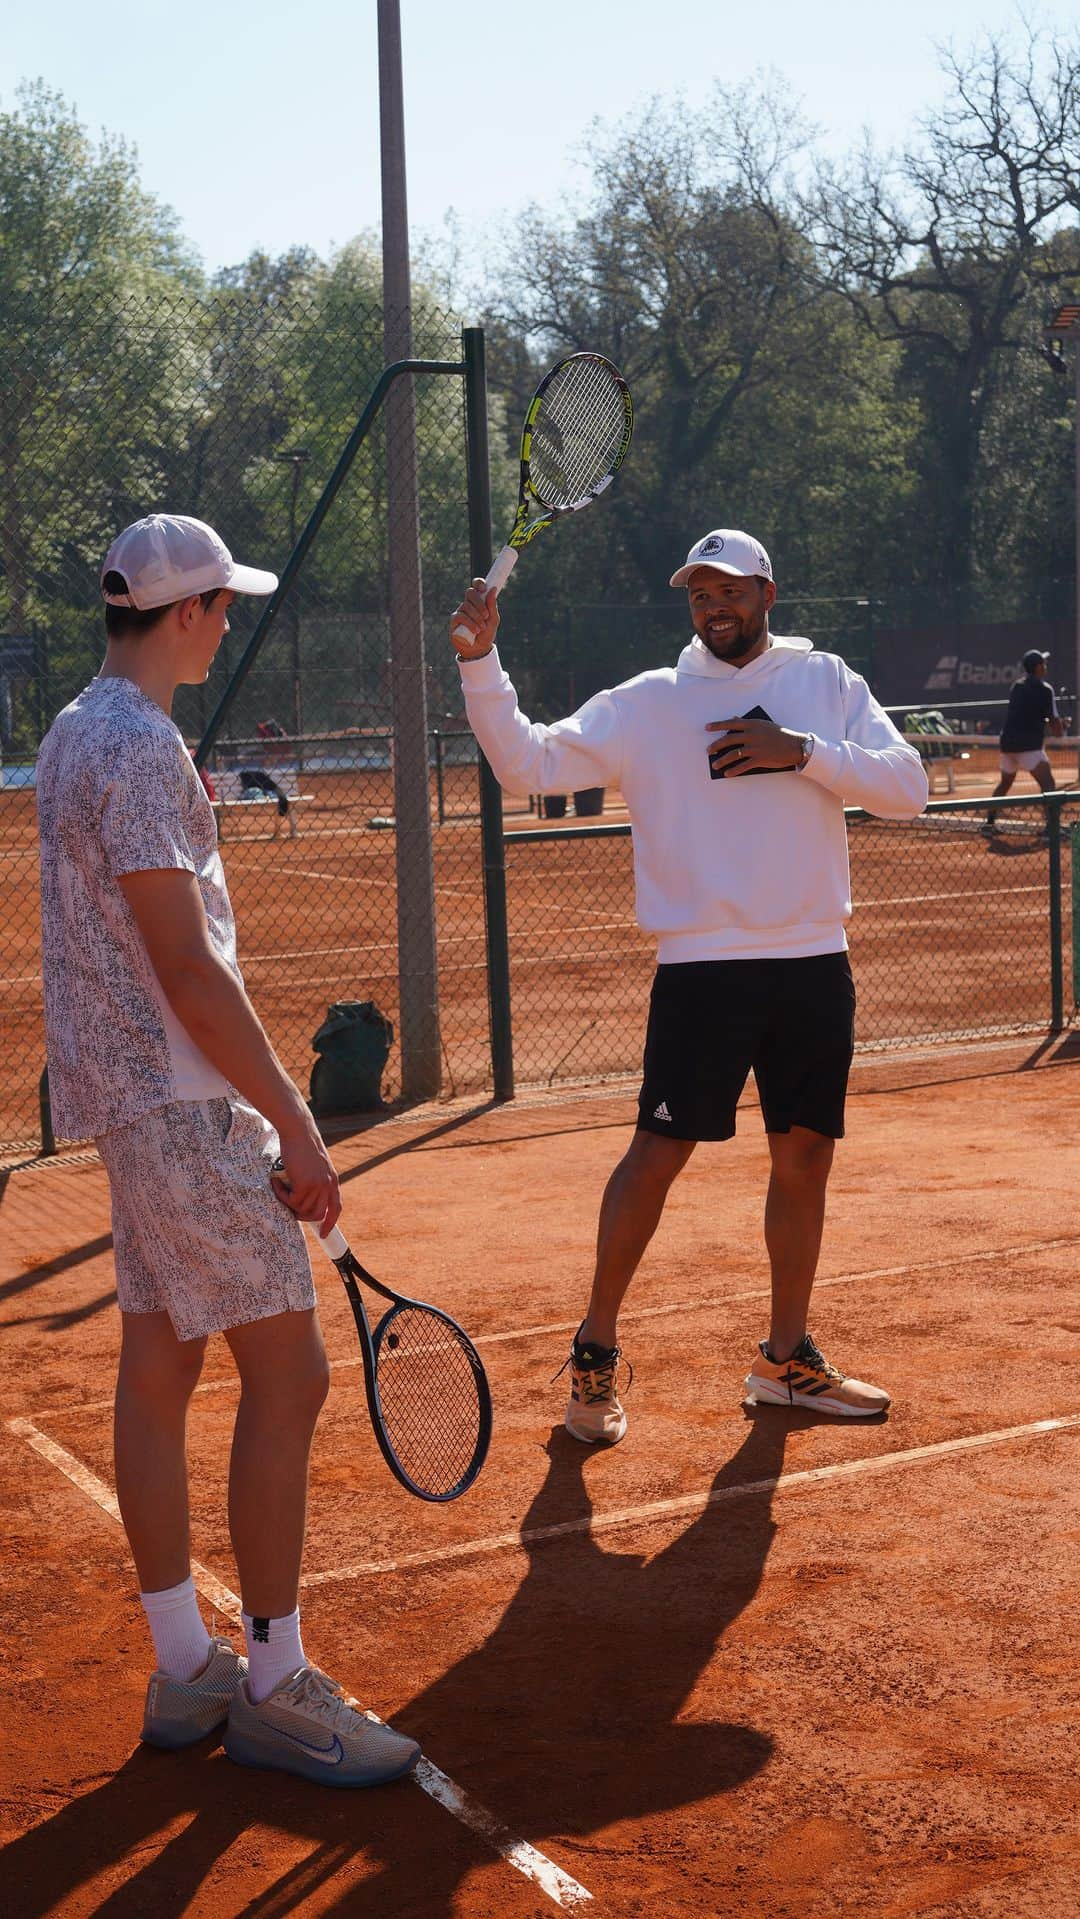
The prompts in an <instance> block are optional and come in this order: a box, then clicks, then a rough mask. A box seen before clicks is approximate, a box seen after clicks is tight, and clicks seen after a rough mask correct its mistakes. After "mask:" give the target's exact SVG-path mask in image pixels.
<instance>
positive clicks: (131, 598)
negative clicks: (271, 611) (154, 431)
mask: <svg viewBox="0 0 1080 1919" xmlns="http://www.w3.org/2000/svg"><path fill="white" fill-rule="evenodd" d="M107 573H119V575H120V577H121V579H122V580H124V581H125V582H126V584H127V592H126V593H107V592H106V591H105V575H106V574H107ZM101 581H102V585H101V591H102V593H103V594H104V597H105V600H106V603H107V604H108V605H109V606H131V607H134V608H135V609H136V611H137V612H140V613H149V612H150V611H151V609H152V608H153V607H155V606H171V605H172V603H173V601H174V600H186V599H188V598H190V596H191V595H192V594H193V593H209V592H211V591H212V590H213V588H214V587H224V588H227V589H228V591H229V592H230V593H254V594H257V595H259V596H260V597H261V598H263V599H265V598H266V596H267V594H269V593H272V592H273V591H274V588H275V587H276V586H277V583H278V580H277V574H276V573H264V572H262V571H261V570H260V569H259V568H258V567H254V566H238V565H237V563H236V561H235V560H234V559H233V556H232V554H231V553H230V552H229V549H228V547H227V546H226V545H225V542H224V541H223V540H221V539H219V537H218V535H217V534H216V533H215V532H214V529H213V527H212V526H207V525H206V522H205V521H204V520H193V519H190V518H189V517H188V516H187V515H186V514H184V513H151V514H149V515H148V516H147V518H146V519H145V520H136V521H135V522H134V524H133V525H131V526H126V527H125V528H124V531H123V532H122V533H120V534H118V535H117V537H116V539H115V540H114V541H113V543H112V545H111V547H110V548H109V551H108V553H107V554H106V555H105V564H104V565H103V567H102V569H101Z"/></svg>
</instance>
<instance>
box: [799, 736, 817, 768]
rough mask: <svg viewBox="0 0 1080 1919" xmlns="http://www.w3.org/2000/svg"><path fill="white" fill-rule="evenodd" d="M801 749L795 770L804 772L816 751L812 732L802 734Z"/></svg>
mask: <svg viewBox="0 0 1080 1919" xmlns="http://www.w3.org/2000/svg"><path fill="white" fill-rule="evenodd" d="M799 749H800V751H799V758H798V760H797V761H796V765H795V771H796V773H804V772H805V771H806V768H807V767H808V766H809V764H810V760H811V756H812V754H813V751H814V735H813V734H812V733H804V734H803V735H802V737H801V739H800V741H799Z"/></svg>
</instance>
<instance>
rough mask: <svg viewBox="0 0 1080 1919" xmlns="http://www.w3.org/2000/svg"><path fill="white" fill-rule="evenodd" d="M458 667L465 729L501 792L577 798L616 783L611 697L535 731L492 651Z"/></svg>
mask: <svg viewBox="0 0 1080 1919" xmlns="http://www.w3.org/2000/svg"><path fill="white" fill-rule="evenodd" d="M460 664H461V684H462V688H463V690H464V694H465V711H466V713H467V714H468V716H469V725H470V726H471V727H472V730H473V732H474V733H475V735H476V737H477V739H478V740H479V742H480V745H481V746H482V747H483V749H484V752H485V753H486V754H487V757H488V759H489V760H490V762H491V765H492V768H493V770H494V773H495V777H496V779H497V780H498V782H499V785H500V786H502V787H503V788H504V789H505V790H506V792H508V793H515V794H526V793H576V792H580V790H581V788H582V787H585V786H615V785H617V784H618V783H619V775H620V772H621V768H622V729H621V726H620V723H619V712H618V707H617V706H616V703H615V701H614V700H613V699H612V696H611V694H610V693H597V694H596V695H595V697H594V698H593V699H591V700H587V701H586V703H585V705H584V706H582V707H580V708H579V709H578V711H577V712H576V713H572V714H571V715H570V717H569V719H566V720H556V721H555V724H554V725H553V726H540V725H537V724H535V723H534V722H533V721H532V720H527V719H526V718H525V715H524V713H522V711H521V709H520V708H519V706H518V703H517V694H516V693H515V691H514V688H513V686H512V685H511V683H510V680H509V678H508V677H507V674H506V672H505V670H504V668H503V666H502V662H501V661H500V659H499V655H498V652H497V651H496V650H495V648H494V647H493V648H492V650H491V652H490V653H485V654H484V656H483V658H482V659H479V660H462V661H461V663H460Z"/></svg>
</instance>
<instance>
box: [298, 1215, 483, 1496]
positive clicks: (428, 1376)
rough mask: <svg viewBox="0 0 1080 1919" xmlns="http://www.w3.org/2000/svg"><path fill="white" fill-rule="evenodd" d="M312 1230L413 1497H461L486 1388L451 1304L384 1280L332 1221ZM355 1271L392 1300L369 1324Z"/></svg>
mask: <svg viewBox="0 0 1080 1919" xmlns="http://www.w3.org/2000/svg"><path fill="white" fill-rule="evenodd" d="M317 1237H318V1240H319V1244H320V1246H321V1247H322V1248H323V1251H324V1252H325V1253H326V1254H327V1257H328V1258H330V1259H332V1260H333V1262H334V1265H335V1266H336V1267H337V1269H338V1272H339V1273H340V1274H341V1277H342V1280H343V1281H344V1284H345V1291H346V1292H347V1293H348V1295H349V1304H350V1306H351V1307H352V1310H353V1318H354V1319H355V1321H356V1330H357V1332H358V1333H359V1335H360V1353H361V1357H362V1359H363V1362H364V1386H365V1389H366V1392H367V1403H368V1411H369V1413H370V1414H371V1423H372V1426H373V1427H374V1429H375V1437H376V1439H377V1440H378V1442H379V1450H380V1451H381V1453H382V1456H383V1458H384V1459H385V1461H386V1463H387V1465H388V1466H389V1468H390V1471H391V1472H392V1473H393V1475H394V1477H395V1479H399V1480H400V1481H401V1484H402V1485H403V1486H404V1487H405V1488H406V1490H407V1491H408V1492H410V1493H415V1494H416V1497H417V1498H418V1499H430V1500H433V1501H437V1502H438V1503H439V1504H445V1503H446V1501H447V1500H450V1499H459V1498H460V1497H461V1494H462V1493H466V1492H468V1490H469V1487H470V1486H471V1485H472V1483H473V1481H474V1480H475V1479H476V1477H477V1474H478V1473H479V1471H480V1468H481V1467H482V1466H483V1463H484V1461H485V1459H486V1458H487V1450H488V1445H489V1443H490V1440H491V1391H490V1388H489V1386H488V1382H487V1374H486V1373H485V1371H484V1366H483V1361H482V1360H481V1358H480V1355H479V1353H478V1352H477V1350H476V1347H475V1346H474V1345H473V1343H472V1340H471V1339H470V1338H469V1337H468V1334H467V1333H465V1332H463V1331H462V1329H461V1327H460V1326H459V1325H458V1323H457V1321H456V1320H454V1319H451V1317H450V1315H449V1313H444V1312H441V1311H440V1309H439V1308H438V1307H437V1306H428V1305H425V1304H424V1302H423V1301H422V1300H419V1299H409V1298H408V1297H407V1296H406V1295H405V1294H404V1293H395V1292H391V1290H390V1288H389V1286H383V1285H380V1283H379V1281H378V1280H377V1279H374V1278H373V1277H372V1275H371V1274H370V1273H369V1272H367V1271H366V1269H365V1268H364V1267H363V1266H361V1264H360V1261H359V1260H358V1259H357V1257H356V1255H355V1253H353V1252H352V1251H351V1250H350V1247H349V1242H348V1240H347V1239H346V1238H345V1235H344V1233H342V1232H339V1230H338V1228H337V1227H336V1226H333V1227H331V1229H330V1231H329V1232H328V1233H327V1235H326V1237H325V1239H324V1238H323V1237H322V1235H321V1234H317ZM360 1280H362V1281H363V1283H364V1285H365V1286H369V1287H370V1288H371V1290H372V1292H374V1293H378V1294H379V1295H380V1297H381V1298H382V1299H388V1300H389V1301H390V1310H389V1312H386V1313H384V1314H383V1316H382V1318H381V1319H380V1321H379V1323H378V1325H377V1326H376V1328H375V1331H374V1332H372V1330H371V1327H370V1326H369V1324H368V1316H367V1313H366V1311H365V1309H364V1301H363V1298H362V1296H361V1293H360V1287H359V1285H358V1283H357V1282H358V1281H360Z"/></svg>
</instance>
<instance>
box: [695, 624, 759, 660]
mask: <svg viewBox="0 0 1080 1919" xmlns="http://www.w3.org/2000/svg"><path fill="white" fill-rule="evenodd" d="M764 631H765V621H764V619H762V620H760V621H759V622H758V625H757V628H756V630H755V631H754V632H753V633H744V634H743V636H742V638H741V639H739V640H736V641H734V642H731V643H729V644H728V645H727V646H726V647H725V649H724V651H723V652H722V653H717V652H716V651H715V650H714V649H713V647H711V646H710V645H709V642H708V640H707V639H706V638H705V636H704V634H703V635H702V645H703V646H704V647H705V648H706V650H707V651H708V652H710V653H711V654H712V656H713V659H714V660H721V661H723V662H724V664H725V665H727V666H731V665H733V664H734V663H735V661H737V660H741V659H744V658H745V656H746V654H747V653H749V652H750V651H751V650H752V649H753V648H754V647H755V646H756V645H757V643H758V641H759V640H760V638H761V636H762V634H763V633H764Z"/></svg>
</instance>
